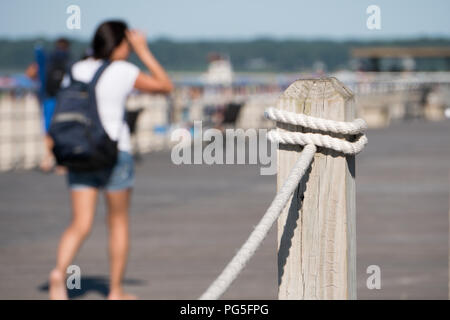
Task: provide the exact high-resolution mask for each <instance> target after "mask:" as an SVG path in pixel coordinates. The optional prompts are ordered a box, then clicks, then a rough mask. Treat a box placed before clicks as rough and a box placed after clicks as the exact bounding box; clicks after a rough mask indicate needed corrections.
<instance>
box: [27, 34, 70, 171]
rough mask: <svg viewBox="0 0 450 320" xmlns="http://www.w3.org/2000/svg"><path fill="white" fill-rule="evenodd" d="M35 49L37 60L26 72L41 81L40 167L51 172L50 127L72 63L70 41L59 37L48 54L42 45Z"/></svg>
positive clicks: (52, 160) (52, 162)
mask: <svg viewBox="0 0 450 320" xmlns="http://www.w3.org/2000/svg"><path fill="white" fill-rule="evenodd" d="M35 51H36V52H35V56H36V57H35V58H36V61H35V62H34V63H32V64H31V65H30V66H29V67H28V68H27V70H26V72H25V73H26V75H27V76H28V77H29V78H31V79H39V81H40V82H41V87H40V92H39V100H40V103H41V105H42V114H43V119H44V130H45V137H44V144H45V154H44V158H43V159H42V162H41V165H40V167H41V169H42V170H43V171H45V172H49V171H50V170H51V169H52V168H53V165H54V159H53V156H52V152H51V145H52V142H51V139H50V137H49V135H48V129H49V127H50V122H51V120H52V117H53V113H54V111H55V103H56V95H57V93H58V91H59V90H60V88H61V83H62V80H63V78H64V75H65V74H66V71H67V68H68V67H69V65H70V42H69V40H67V39H65V38H59V39H58V40H56V41H55V47H54V49H53V51H52V52H50V53H49V54H48V55H47V54H46V53H45V52H44V50H43V49H42V48H41V47H38V48H36V50H35Z"/></svg>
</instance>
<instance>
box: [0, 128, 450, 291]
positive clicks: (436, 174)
mask: <svg viewBox="0 0 450 320" xmlns="http://www.w3.org/2000/svg"><path fill="white" fill-rule="evenodd" d="M368 138H369V145H368V146H367V148H366V149H365V150H364V152H363V153H362V154H361V155H359V156H358V158H357V180H356V181H357V241H358V297H359V298H361V299H380V298H387V299H413V298H423V299H446V298H447V297H448V291H447V285H448V214H449V208H448V206H449V166H450V161H449V159H450V121H445V122H440V123H426V122H411V123H402V124H393V125H392V126H391V127H389V128H387V129H382V130H372V131H369V132H368ZM274 192H275V176H260V175H259V168H258V167H257V166H254V165H253V166H243V165H216V166H206V165H190V166H188V165H184V166H175V165H173V164H172V163H171V162H170V154H169V153H163V152H162V153H154V154H151V155H147V156H145V157H144V160H143V162H142V163H141V164H140V165H139V166H138V167H137V182H136V191H135V194H134V199H133V207H132V226H131V228H132V232H131V234H132V250H131V256H130V263H129V268H128V272H127V279H126V283H125V285H126V288H127V289H128V290H129V291H131V292H133V293H136V294H138V295H139V296H140V297H141V298H145V299H193V298H197V297H198V296H199V295H200V294H201V293H202V291H203V290H204V289H205V288H206V287H207V286H208V284H209V283H210V281H212V280H213V279H214V277H215V276H216V275H217V274H218V273H219V272H220V271H221V270H222V268H223V267H224V265H225V263H226V262H228V260H229V259H230V258H231V256H232V255H233V254H234V253H235V251H236V249H237V248H238V247H239V246H240V245H241V244H242V243H243V241H244V240H245V239H246V237H247V236H248V234H249V232H250V230H252V227H253V226H254V225H255V224H256V223H257V222H258V220H259V218H260V217H261V215H262V214H263V213H264V211H265V210H266V208H267V206H268V205H269V203H270V201H271V199H272V197H273V195H274ZM0 203H1V206H0V261H1V262H0V299H11V298H22V299H45V298H46V297H47V291H46V290H47V281H46V277H47V273H48V271H49V270H50V268H51V267H52V266H53V264H54V260H55V251H56V246H57V241H58V240H59V236H60V234H61V232H62V230H63V228H64V226H66V225H67V223H68V222H69V218H70V212H69V202H68V196H67V192H66V190H65V181H64V179H63V178H61V177H57V176H53V175H44V174H41V173H39V172H36V171H33V172H29V171H28V172H25V171H24V172H11V173H2V174H0ZM104 220H105V210H104V204H103V199H101V201H100V202H99V210H98V212H97V216H96V220H95V224H94V228H93V230H92V233H91V236H90V238H89V239H88V241H87V242H86V243H85V244H84V246H83V248H82V250H81V252H80V254H79V256H78V257H77V258H76V261H75V262H74V263H75V264H77V265H79V266H80V267H81V271H82V275H83V280H82V289H81V290H79V291H76V290H75V291H73V292H71V296H72V297H74V298H77V299H80V298H81V299H103V298H104V295H105V293H106V292H107V289H108V288H107V275H108V273H107V271H108V264H107V253H106V250H105V249H106V246H107V242H106V239H107V237H106V228H105V224H104ZM369 265H378V266H380V268H381V276H382V280H381V290H368V289H367V288H366V278H367V275H366V268H367V266H369ZM276 266H277V261H276V234H275V228H273V229H272V231H271V233H270V235H269V237H268V238H267V239H266V241H265V242H264V244H263V245H262V247H261V248H260V250H259V251H258V252H257V254H256V256H255V257H254V258H253V259H252V260H251V262H250V264H249V265H248V267H247V268H246V269H245V271H244V272H243V274H241V276H240V277H239V278H238V279H237V281H236V282H235V283H234V284H233V286H232V287H231V288H230V290H229V291H228V292H227V293H226V295H225V296H224V298H228V299H251V298H258V299H259V298H261V299H275V298H276V297H277V270H276Z"/></svg>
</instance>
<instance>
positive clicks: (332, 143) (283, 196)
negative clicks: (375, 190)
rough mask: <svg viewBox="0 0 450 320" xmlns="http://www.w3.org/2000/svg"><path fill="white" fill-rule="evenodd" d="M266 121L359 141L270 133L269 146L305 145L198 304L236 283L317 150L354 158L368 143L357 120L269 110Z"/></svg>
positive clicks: (322, 136) (360, 123)
mask: <svg viewBox="0 0 450 320" xmlns="http://www.w3.org/2000/svg"><path fill="white" fill-rule="evenodd" d="M265 116H266V117H267V118H268V119H271V120H275V121H278V122H282V123H288V124H293V125H299V126H303V127H306V128H309V129H315V130H320V131H324V132H326V131H328V132H332V133H340V134H346V135H354V134H358V135H359V138H358V139H357V140H356V141H354V142H349V141H346V140H343V139H339V138H334V137H330V136H328V135H325V134H321V133H302V132H279V131H273V130H272V131H270V132H269V134H268V138H269V139H270V140H271V141H272V142H277V143H287V144H300V145H304V148H303V150H302V152H301V153H300V156H299V158H298V160H297V161H296V162H295V164H294V167H293V168H292V169H291V171H290V173H289V175H288V177H287V178H286V180H285V182H284V183H283V186H282V187H281V189H280V190H279V191H278V193H277V194H276V196H275V198H274V199H273V201H272V203H271V204H270V206H269V208H268V209H267V211H266V213H265V214H264V216H263V217H262V219H261V220H260V222H259V223H258V225H257V226H256V227H255V229H254V230H253V231H252V233H251V234H250V236H249V237H248V239H247V241H246V242H245V243H244V244H243V245H242V247H241V248H240V249H239V251H238V252H237V253H236V255H235V256H234V257H233V259H231V261H230V262H229V263H228V264H227V266H226V267H225V269H224V270H223V271H222V273H221V274H220V275H219V276H218V277H217V279H216V280H214V282H213V283H212V284H211V285H210V286H209V288H208V289H207V290H206V291H205V292H204V293H203V294H202V295H201V296H200V298H199V299H200V300H215V299H218V298H220V296H221V295H222V294H223V293H224V292H225V291H226V290H227V289H228V287H229V286H230V285H231V283H232V282H233V281H234V280H235V279H236V277H237V276H238V275H239V273H240V272H241V271H242V269H243V268H244V267H245V265H246V264H247V262H248V261H249V260H250V259H251V257H252V256H253V255H254V253H255V252H256V250H257V249H258V248H259V246H260V245H261V243H262V241H263V240H264V239H265V237H266V236H267V233H268V232H269V230H270V228H271V227H272V225H273V223H274V222H275V221H276V220H277V219H278V217H279V216H280V214H281V212H282V211H283V209H284V208H285V207H286V204H287V203H288V201H289V199H290V197H291V195H292V194H293V192H294V191H295V189H296V188H297V187H298V184H299V183H300V180H301V179H302V178H303V176H304V174H305V172H306V171H307V170H308V168H309V166H310V165H311V162H312V160H313V158H314V154H315V153H316V151H317V147H316V146H319V147H326V148H329V149H333V150H335V151H338V152H342V153H344V154H349V155H350V154H352V155H354V154H357V153H359V152H360V151H361V150H362V149H363V148H364V146H365V144H366V143H367V138H366V136H365V135H364V134H363V132H364V130H365V129H366V128H367V125H366V123H365V121H364V120H362V119H356V120H354V121H353V122H339V121H332V120H325V119H321V118H315V117H310V116H306V115H301V114H295V113H293V112H288V111H283V110H278V109H274V108H269V109H267V110H266V112H265Z"/></svg>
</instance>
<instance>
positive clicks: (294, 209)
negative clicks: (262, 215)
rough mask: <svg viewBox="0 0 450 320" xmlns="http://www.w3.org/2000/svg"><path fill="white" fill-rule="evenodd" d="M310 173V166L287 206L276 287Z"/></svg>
mask: <svg viewBox="0 0 450 320" xmlns="http://www.w3.org/2000/svg"><path fill="white" fill-rule="evenodd" d="M310 173H311V166H309V168H308V170H307V171H306V172H305V174H304V176H303V177H302V179H301V180H300V183H299V185H298V187H297V188H296V189H295V192H294V194H293V196H292V201H291V203H290V206H289V210H288V214H287V218H286V222H285V224H284V228H283V234H282V235H281V239H280V246H279V249H278V286H280V285H281V279H282V278H283V274H284V267H285V265H286V261H287V258H288V257H289V251H290V249H291V247H292V238H293V237H294V231H295V229H296V228H297V221H298V219H299V218H300V216H299V213H298V212H299V210H300V209H301V206H302V204H303V199H304V194H305V191H306V183H307V182H308V180H309V175H310Z"/></svg>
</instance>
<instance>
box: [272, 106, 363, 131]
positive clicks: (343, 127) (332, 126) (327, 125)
mask: <svg viewBox="0 0 450 320" xmlns="http://www.w3.org/2000/svg"><path fill="white" fill-rule="evenodd" d="M264 116H265V117H266V118H267V119H270V120H274V121H278V122H282V123H287V124H293V125H296V126H302V127H304V128H309V129H314V130H320V131H327V132H333V133H342V134H357V133H361V132H363V131H364V130H366V129H367V124H366V122H365V121H364V120H363V119H355V120H353V121H352V122H343V121H334V120H327V119H322V118H316V117H311V116H307V115H305V114H301V113H295V112H290V111H285V110H280V109H275V108H268V109H267V110H266V111H265V112H264Z"/></svg>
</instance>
